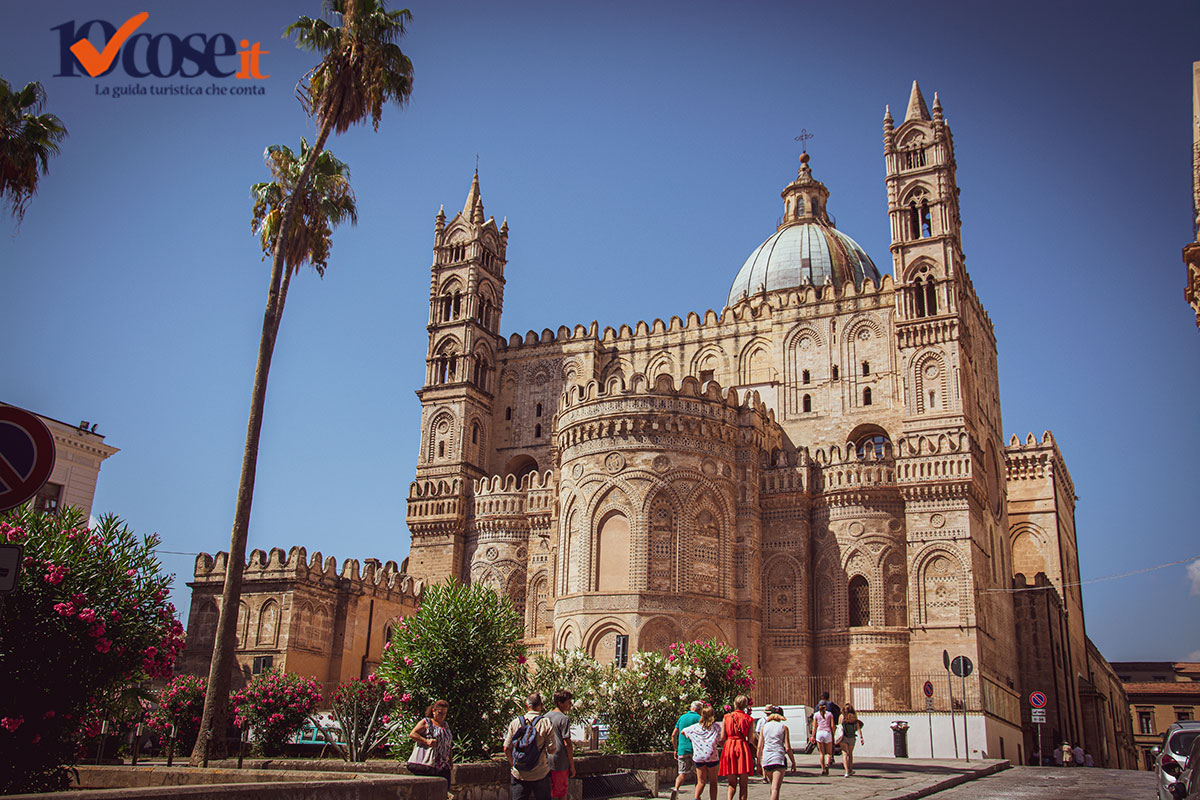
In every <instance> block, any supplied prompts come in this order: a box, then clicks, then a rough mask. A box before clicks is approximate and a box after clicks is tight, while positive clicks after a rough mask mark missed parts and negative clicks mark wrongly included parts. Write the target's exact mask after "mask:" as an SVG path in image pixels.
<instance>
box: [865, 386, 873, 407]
mask: <svg viewBox="0 0 1200 800" xmlns="http://www.w3.org/2000/svg"><path fill="white" fill-rule="evenodd" d="M863 405H864V406H869V405H871V389H870V387H868V388H866V389H863Z"/></svg>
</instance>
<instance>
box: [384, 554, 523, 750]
mask: <svg viewBox="0 0 1200 800" xmlns="http://www.w3.org/2000/svg"><path fill="white" fill-rule="evenodd" d="M521 633H522V625H521V617H520V615H518V614H517V612H516V610H515V609H514V608H513V606H512V603H511V602H510V601H509V600H508V598H505V597H500V596H499V595H497V594H496V593H495V592H494V591H492V589H490V588H489V587H487V586H481V585H478V584H476V585H472V586H467V585H465V584H462V583H459V582H458V581H456V580H454V579H453V578H451V579H450V580H449V581H448V582H447V583H444V584H435V585H433V586H430V587H428V588H427V589H426V590H425V594H424V596H423V597H422V599H421V609H420V611H418V612H417V614H416V616H413V617H409V618H407V619H405V620H403V621H401V623H400V625H399V626H397V629H396V632H395V633H394V634H393V635H392V641H391V643H390V646H389V647H387V649H386V650H385V651H384V655H383V663H382V664H380V666H379V674H380V675H381V676H382V677H383V678H385V679H386V680H387V681H389V682H390V683H392V684H394V685H396V686H403V687H404V689H405V693H404V695H403V696H402V697H401V706H402V709H403V710H402V712H401V713H402V715H403V719H404V724H405V726H407V728H405V727H401V728H400V730H401V733H402V734H406V733H407V732H408V731H409V730H412V726H413V725H415V724H416V722H417V720H419V719H421V718H422V717H423V716H425V709H426V708H427V707H428V706H429V705H430V704H431V703H432V702H433V701H434V700H438V699H444V700H446V701H448V702H449V703H450V713H449V715H448V717H447V720H448V722H449V725H450V730H451V732H453V734H454V751H455V754H456V756H461V757H467V758H477V757H485V756H487V754H488V752H489V751H492V750H495V749H497V748H498V746H499V744H500V741H501V738H502V736H503V730H504V726H505V725H507V724H508V722H509V720H510V719H512V717H513V716H515V715H516V714H518V713H520V710H521V708H522V707H523V706H522V705H521V699H522V698H521V695H522V694H523V693H524V692H526V691H527V690H528V678H527V676H526V669H525V666H524V663H525V649H524V646H523V645H522V644H521ZM406 741H407V736H404V737H403V738H402V739H401V740H400V741H398V742H397V744H398V745H400V747H401V752H400V755H402V756H404V755H407V753H408V752H409V747H408V746H406V745H405V742H406ZM409 744H411V743H409Z"/></svg>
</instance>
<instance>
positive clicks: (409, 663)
mask: <svg viewBox="0 0 1200 800" xmlns="http://www.w3.org/2000/svg"><path fill="white" fill-rule="evenodd" d="M404 663H405V664H407V665H408V666H410V667H411V666H412V663H413V660H412V659H411V658H409V657H408V656H405V657H404Z"/></svg>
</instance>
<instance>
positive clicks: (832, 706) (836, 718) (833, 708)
mask: <svg viewBox="0 0 1200 800" xmlns="http://www.w3.org/2000/svg"><path fill="white" fill-rule="evenodd" d="M821 700H824V701H825V705H826V707H827V708H828V709H829V713H830V714H833V729H834V730H835V731H836V730H837V726H838V723H839V722H841V721H842V709H841V708H840V707H839V706H838V704H837V703H835V702H833V701H832V700H830V699H829V692H821ZM817 705H818V706H819V705H820V702H819V701H818V703H817ZM836 755H837V753H836V751H835V750H834V749H833V748H830V750H829V766H830V768H832V767H834V766H836V763H837V762H836V759H835V756H836Z"/></svg>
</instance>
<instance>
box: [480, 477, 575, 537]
mask: <svg viewBox="0 0 1200 800" xmlns="http://www.w3.org/2000/svg"><path fill="white" fill-rule="evenodd" d="M557 489H558V486H557V482H556V480H555V478H554V472H553V470H547V471H546V472H544V473H542V472H530V473H528V474H526V475H522V476H521V477H520V478H518V477H517V476H515V475H505V476H500V475H492V476H489V477H486V478H480V479H479V480H477V481H475V482H474V498H473V506H472V508H473V513H472V517H473V528H474V530H475V531H476V532H479V533H491V534H499V533H508V534H510V536H511V537H515V538H526V537H527V536H528V533H529V532H530V531H531V530H533V531H542V530H545V529H548V528H549V526H550V522H549V517H550V516H551V515H552V514H553V513H554V503H555V497H556V496H557Z"/></svg>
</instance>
